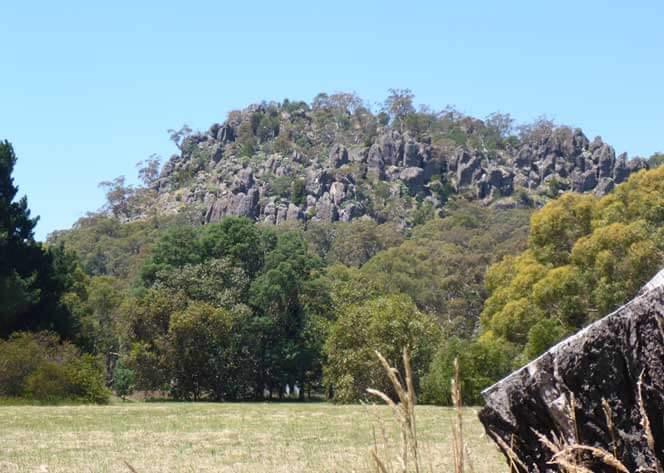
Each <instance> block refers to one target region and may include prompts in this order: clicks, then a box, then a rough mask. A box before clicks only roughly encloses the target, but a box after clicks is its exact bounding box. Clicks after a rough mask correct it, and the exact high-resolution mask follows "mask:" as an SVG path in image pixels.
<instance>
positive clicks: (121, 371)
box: [113, 360, 134, 401]
mask: <svg viewBox="0 0 664 473" xmlns="http://www.w3.org/2000/svg"><path fill="white" fill-rule="evenodd" d="M113 389H115V393H116V394H117V395H118V396H120V397H121V398H122V400H123V401H124V399H125V398H126V397H127V396H129V395H130V394H132V393H133V392H134V371H133V370H131V369H129V368H127V367H125V366H124V364H123V363H122V360H120V361H118V364H117V365H116V366H115V371H114V372H113Z"/></svg>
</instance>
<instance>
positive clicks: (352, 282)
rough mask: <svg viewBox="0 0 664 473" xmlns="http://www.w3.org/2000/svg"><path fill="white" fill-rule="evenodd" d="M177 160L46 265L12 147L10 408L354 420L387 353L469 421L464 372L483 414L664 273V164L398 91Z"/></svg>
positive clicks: (3, 322) (283, 112)
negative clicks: (309, 406)
mask: <svg viewBox="0 0 664 473" xmlns="http://www.w3.org/2000/svg"><path fill="white" fill-rule="evenodd" d="M388 136H389V140H388ZM171 137H172V139H173V141H174V143H175V144H176V145H177V146H178V154H176V155H174V156H173V157H172V158H171V159H170V160H169V161H168V163H166V164H165V165H164V166H163V167H162V166H160V164H159V161H158V160H156V159H150V160H148V161H147V162H144V163H142V165H141V168H140V177H141V178H142V180H143V185H140V186H127V185H126V184H125V180H124V179H123V178H118V179H115V180H114V181H111V182H107V183H103V185H104V187H105V188H106V191H107V204H106V205H105V207H104V208H103V209H101V210H100V211H98V212H95V213H90V214H88V215H87V216H85V217H84V218H82V219H80V220H79V221H78V222H77V223H76V225H75V226H74V228H72V229H71V230H66V231H60V232H56V233H54V234H52V235H51V236H50V237H49V239H48V241H47V242H46V243H44V244H41V243H38V242H36V241H35V240H34V237H33V230H34V226H35V225H36V219H35V218H31V217H30V212H29V210H28V205H27V200H26V199H25V198H22V199H19V200H17V193H18V189H17V188H16V186H15V185H14V183H13V180H12V177H11V175H12V171H13V167H14V164H15V162H16V156H15V154H14V150H13V148H12V146H11V144H10V143H8V142H4V143H2V144H1V145H0V191H1V192H0V258H1V264H0V300H2V304H1V306H0V337H2V340H0V359H2V360H5V361H6V362H5V363H3V364H0V396H3V397H27V398H33V399H38V400H57V399H68V400H83V401H88V402H103V401H104V400H105V399H106V398H107V395H108V391H107V388H111V389H113V390H115V392H116V393H117V394H118V395H120V396H123V397H124V396H126V395H128V394H130V393H131V392H132V391H133V390H138V391H144V392H146V393H147V394H148V395H149V396H166V395H168V396H171V397H173V398H175V399H183V400H215V401H222V400H253V399H265V398H281V397H283V396H285V395H286V393H287V392H292V390H293V388H294V387H295V386H297V390H296V391H297V395H298V396H299V398H300V399H305V398H308V397H311V396H315V397H325V398H328V399H331V400H334V401H339V402H352V401H357V400H359V399H362V398H364V397H365V392H366V388H367V387H375V388H378V389H383V390H385V391H386V392H389V391H390V386H389V385H387V384H386V380H385V379H383V372H382V368H381V367H380V366H379V364H378V362H377V360H376V358H375V356H374V351H375V350H378V351H380V352H381V353H382V354H383V355H385V356H386V358H387V359H388V360H390V361H391V362H392V363H396V362H397V361H398V360H399V354H400V352H401V349H402V348H403V347H409V349H410V351H411V354H412V359H413V366H414V369H415V375H416V376H415V377H416V380H415V381H416V388H417V390H418V392H419V396H420V399H421V400H423V401H424V402H429V403H436V404H448V403H449V402H450V392H449V379H450V377H451V376H452V369H453V368H452V364H453V360H454V359H455V358H457V357H458V358H459V360H460V364H461V373H462V390H463V395H464V399H465V400H466V402H468V403H479V402H481V399H480V397H479V392H480V391H481V389H483V388H485V387H487V386H488V385H489V384H491V383H492V382H494V381H496V380H498V379H500V378H501V377H502V376H504V375H506V374H507V373H509V372H510V371H511V370H513V369H514V368H517V367H519V366H521V365H523V364H524V363H526V362H527V361H529V360H531V359H533V358H534V357H536V356H538V355H539V354H541V353H542V352H543V351H545V350H546V349H547V348H549V347H550V346H552V345H553V344H555V343H556V342H557V341H559V340H561V339H562V338H564V337H566V336H568V335H570V334H572V333H574V332H575V331H577V330H579V329H580V328H581V327H583V326H585V325H587V324H588V323H590V322H592V321H594V320H596V319H597V318H598V317H601V316H603V315H605V314H606V313H608V312H610V311H611V310H613V309H615V308H617V307H618V306H620V305H621V304H622V303H624V302H625V301H627V300H628V299H630V298H631V297H632V296H633V295H634V294H635V293H636V292H637V291H638V289H639V288H640V287H641V285H642V284H643V283H644V282H646V281H647V280H648V279H649V278H650V277H651V276H652V275H653V274H654V273H655V272H656V271H657V270H658V269H660V267H661V266H662V262H663V256H664V252H663V251H664V247H663V245H664V243H662V242H664V238H663V237H664V233H663V232H664V211H663V209H664V167H659V165H660V164H661V161H662V156H661V155H654V156H653V157H651V159H650V160H648V161H645V160H641V159H637V160H627V158H626V157H625V156H622V157H617V158H616V157H615V153H614V152H613V149H612V148H610V147H609V146H608V145H606V144H604V143H603V142H601V140H598V139H596V140H595V141H593V142H590V141H589V140H587V139H585V137H584V136H583V134H582V133H581V132H580V130H573V129H571V128H568V127H562V126H556V125H554V124H553V123H551V122H549V121H546V120H539V121H538V122H536V123H535V124H531V125H527V126H523V127H519V128H515V127H514V126H513V121H512V120H511V118H510V117H509V116H507V115H499V114H494V115H492V116H491V117H489V118H488V119H486V120H478V119H474V118H471V117H466V116H463V115H461V114H459V113H458V112H456V111H454V110H452V109H447V110H445V111H443V112H439V113H437V112H432V111H430V110H428V109H426V108H420V109H416V108H415V107H414V106H413V104H412V95H411V94H410V93H409V92H407V91H392V93H391V95H390V96H389V98H388V99H387V100H386V102H385V104H384V106H383V107H382V109H381V111H379V112H372V111H371V109H370V108H368V107H366V106H365V105H363V104H362V102H361V101H359V100H358V99H357V98H356V97H354V96H352V95H348V94H336V95H333V96H327V95H320V96H318V97H317V98H316V99H315V100H314V102H313V103H312V104H306V103H300V102H297V103H294V102H289V101H284V102H283V103H281V104H261V105H259V106H254V107H250V108H249V109H246V110H244V111H238V112H232V113H231V114H230V115H229V118H228V120H227V122H225V123H224V124H221V125H215V126H213V127H212V128H211V129H210V130H209V131H208V132H206V133H193V132H191V130H189V129H188V128H186V127H185V128H183V129H181V130H178V131H172V133H171ZM353 156H355V157H353ZM648 168H651V169H648ZM277 170H279V171H277ZM468 170H470V171H468ZM415 174H417V176H415ZM409 176H410V177H409ZM316 186H318V187H316ZM571 191H577V192H571Z"/></svg>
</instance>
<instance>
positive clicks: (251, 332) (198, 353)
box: [123, 218, 330, 400]
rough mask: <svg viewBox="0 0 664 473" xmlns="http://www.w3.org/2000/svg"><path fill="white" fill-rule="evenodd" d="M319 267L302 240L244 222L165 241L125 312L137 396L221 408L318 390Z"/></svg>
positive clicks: (323, 300) (322, 291)
mask: <svg viewBox="0 0 664 473" xmlns="http://www.w3.org/2000/svg"><path fill="white" fill-rule="evenodd" d="M320 268H321V260H320V259H319V258H317V257H316V256H314V255H313V254H311V253H310V252H309V249H308V245H307V244H306V242H305V240H304V239H303V237H302V235H301V234H300V233H298V232H294V231H283V230H276V229H273V228H261V227H259V226H257V225H255V224H254V223H252V222H250V221H249V220H247V219H242V218H226V219H224V220H222V221H221V222H219V223H218V224H212V225H207V226H205V227H200V228H189V229H185V228H179V229H175V230H173V231H172V232H169V233H167V234H165V235H164V237H163V238H162V240H161V241H159V242H158V243H157V244H156V245H155V246H154V250H153V253H152V256H151V258H150V259H149V260H148V262H147V263H146V264H145V266H144V270H143V274H144V278H143V281H142V283H143V284H144V285H145V286H146V289H143V290H142V291H139V292H138V293H137V295H136V297H135V298H132V299H130V300H128V301H127V302H126V303H125V304H124V305H123V314H124V315H123V320H124V321H125V326H126V334H125V335H124V337H123V338H125V340H126V342H127V343H128V345H129V347H130V348H129V355H128V357H127V365H128V366H129V367H130V368H131V369H133V370H134V371H135V374H136V384H137V387H139V388H140V389H146V390H147V389H163V388H164V387H165V386H167V385H169V384H170V388H169V389H170V390H171V392H172V394H173V395H174V396H175V397H176V398H180V399H193V400H199V399H213V400H222V399H246V398H251V397H257V398H260V397H262V395H263V389H266V388H267V389H270V390H272V389H277V390H278V391H281V390H282V389H283V387H284V386H285V385H286V384H289V385H291V386H292V385H293V384H295V383H298V385H299V386H301V387H303V386H312V385H316V384H317V383H319V382H320V376H321V374H320V371H321V354H320V352H321V350H322V340H321V339H319V338H318V337H319V336H321V334H323V333H324V332H325V327H326V324H325V320H326V313H327V312H328V311H329V310H330V309H329V307H330V303H329V301H328V298H327V295H326V294H327V288H326V286H325V284H324V283H323V282H322V280H320V279H318V278H317V276H316V274H317V271H318V270H319V269H320Z"/></svg>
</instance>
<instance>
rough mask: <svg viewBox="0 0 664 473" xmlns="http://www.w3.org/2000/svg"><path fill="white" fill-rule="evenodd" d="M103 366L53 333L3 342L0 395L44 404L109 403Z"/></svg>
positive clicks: (14, 337) (20, 335)
mask: <svg viewBox="0 0 664 473" xmlns="http://www.w3.org/2000/svg"><path fill="white" fill-rule="evenodd" d="M104 381H105V375H104V369H103V366H102V365H101V363H100V362H99V361H98V360H97V359H96V358H95V357H93V356H91V355H81V354H80V353H79V351H78V350H77V349H76V347H74V346H73V345H72V344H70V343H68V342H62V343H61V342H60V339H59V337H58V336H57V335H55V334H53V333H49V332H41V333H27V332H22V333H15V334H13V335H12V336H11V337H10V339H9V340H6V341H3V342H0V395H2V396H8V397H13V398H27V399H34V400H38V401H44V402H57V401H82V402H90V403H97V404H102V403H105V402H107V401H108V392H107V390H106V388H105V386H104Z"/></svg>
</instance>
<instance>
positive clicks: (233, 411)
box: [0, 403, 507, 473]
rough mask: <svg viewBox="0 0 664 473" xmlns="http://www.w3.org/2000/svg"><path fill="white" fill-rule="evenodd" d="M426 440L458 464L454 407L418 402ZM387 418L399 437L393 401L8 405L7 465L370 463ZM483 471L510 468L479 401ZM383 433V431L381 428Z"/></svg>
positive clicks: (440, 457)
mask: <svg viewBox="0 0 664 473" xmlns="http://www.w3.org/2000/svg"><path fill="white" fill-rule="evenodd" d="M415 412H416V414H417V421H418V423H417V435H418V440H419V441H420V444H419V449H420V451H421V452H423V453H424V454H426V458H427V463H429V464H428V465H427V470H429V466H431V467H432V468H433V471H436V472H450V471H454V470H453V468H454V467H453V463H452V459H451V453H450V452H451V448H452V433H451V431H452V425H453V423H454V422H455V419H456V414H455V412H454V410H452V409H447V408H440V407H430V406H417V407H416V408H415ZM376 419H378V420H379V421H380V422H381V423H382V424H383V426H384V430H385V436H386V437H387V438H388V440H390V439H394V438H397V436H398V430H397V428H396V427H395V426H394V425H393V422H392V415H391V412H390V409H389V408H387V407H385V406H382V405H381V406H358V405H355V406H335V405H331V404H322V403H321V404H313V403H312V404H295V403H293V404H288V403H284V404H262V403H261V404H205V403H199V404H188V403H154V404H152V403H125V404H115V405H110V406H54V407H38V406H12V407H0V472H2V473H5V472H49V473H64V472H67V473H72V472H91V473H92V472H94V473H105V472H120V473H130V470H129V469H128V468H127V467H126V466H125V464H124V462H125V461H127V462H129V463H130V464H131V465H132V466H133V467H134V468H135V469H136V471H138V472H139V473H157V472H159V473H162V472H238V473H248V472H259V471H270V472H276V473H279V472H289V473H300V472H344V473H346V472H353V471H356V472H366V471H368V470H369V469H370V467H371V465H370V461H369V459H368V458H367V450H368V449H369V448H370V447H371V446H372V445H373V443H374V441H373V434H372V429H371V425H372V423H373V422H374V420H376ZM463 430H464V439H465V443H466V445H467V446H468V447H469V450H470V452H471V455H472V461H473V463H474V465H475V470H476V472H477V473H500V472H506V471H507V468H506V467H505V466H504V465H505V463H504V460H503V459H502V457H501V456H500V454H499V453H498V452H497V451H496V449H495V447H494V446H493V444H492V443H490V441H489V440H488V439H487V438H486V437H485V436H484V434H483V429H482V427H481V425H480V423H479V421H477V415H476V412H475V409H470V408H466V409H464V416H463ZM379 435H380V434H379Z"/></svg>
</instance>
